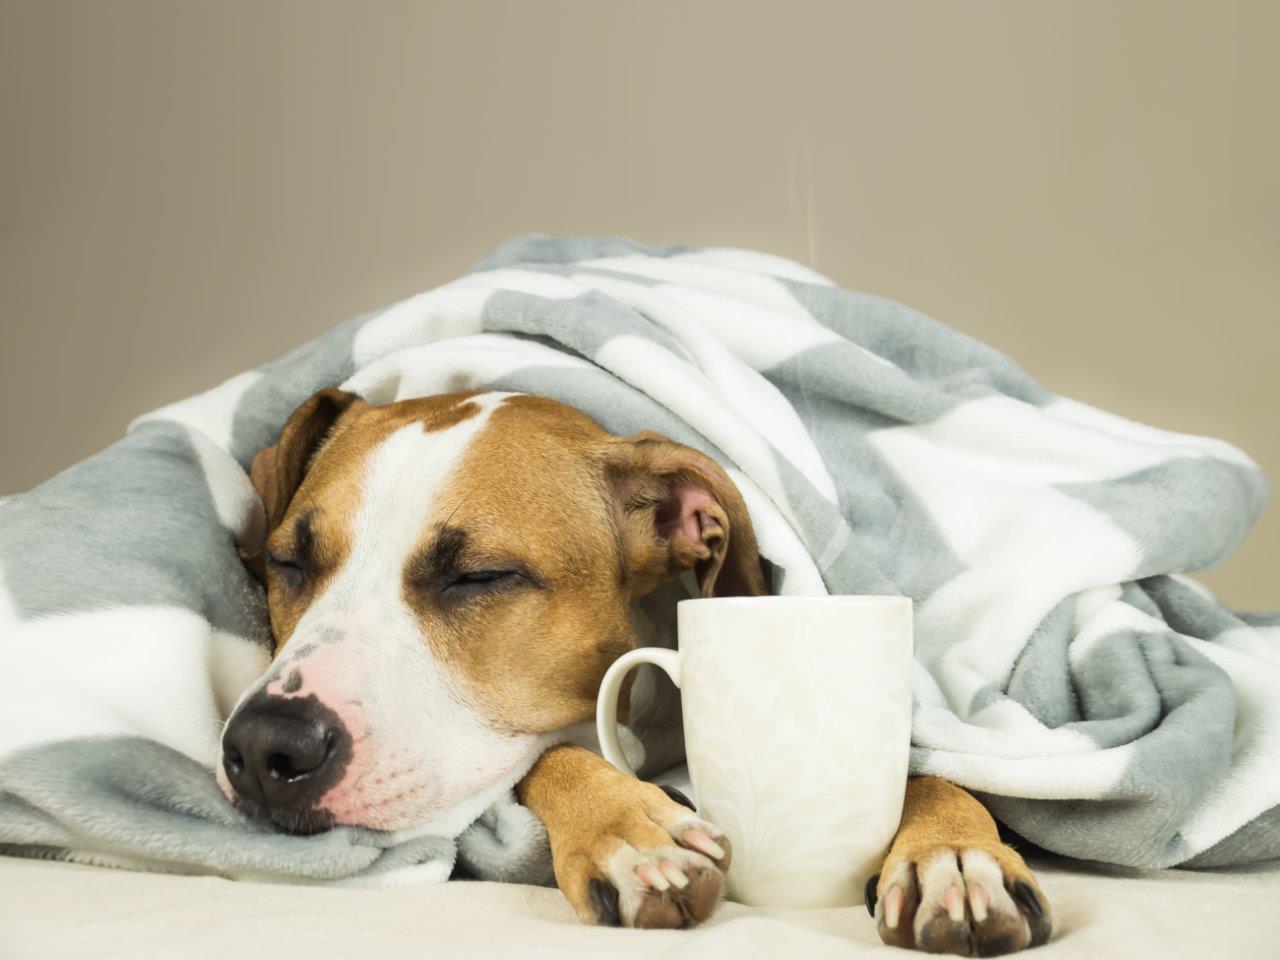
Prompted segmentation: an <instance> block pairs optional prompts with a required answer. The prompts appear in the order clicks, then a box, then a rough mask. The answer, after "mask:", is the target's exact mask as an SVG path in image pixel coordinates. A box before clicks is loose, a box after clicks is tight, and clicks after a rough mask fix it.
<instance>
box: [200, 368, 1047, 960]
mask: <svg viewBox="0 0 1280 960" xmlns="http://www.w3.org/2000/svg"><path fill="white" fill-rule="evenodd" d="M250 477H251V480H252V482H253V485H254V487H255V488H256V489H257V491H258V493H259V494H260V496H261V497H262V501H263V505H264V507H265V509H266V514H267V531H268V535H267V538H266V540H265V543H264V546H263V548H262V549H261V550H260V551H254V552H252V553H245V554H243V555H242V556H243V559H244V562H245V564H246V565H247V566H248V567H249V569H250V570H251V571H252V572H253V573H254V575H255V576H257V577H258V578H259V579H260V580H261V581H262V583H263V584H264V585H265V589H266V597H267V604H268V609H269V615H270V621H271V628H272V632H273V635H274V637H275V641H276V648H275V657H274V660H273V664H272V667H271V669H270V670H269V671H268V672H267V674H266V675H265V676H264V677H263V678H262V679H261V680H260V681H259V682H258V683H257V684H256V685H255V686H254V687H253V688H252V689H250V690H249V691H248V692H247V693H246V694H245V696H244V697H243V698H242V699H241V701H240V703H239V705H238V706H237V708H236V709H235V711H234V712H233V714H232V715H231V717H230V718H229V720H228V722H227V725H226V728H225V732H224V736H223V740H222V747H223V758H222V765H221V769H220V770H219V771H218V779H219V783H220V784H221V785H222V787H223V790H224V792H226V794H227V796H228V797H229V798H230V799H232V800H233V802H236V803H238V804H239V805H240V806H241V807H242V808H243V809H245V810H246V811H247V812H248V813H250V814H251V815H253V816H255V817H259V818H262V819H264V820H269V821H271V822H272V823H274V824H275V825H276V826H277V827H278V828H280V829H284V830H288V831H291V832H297V833H311V832H316V831H322V830H325V829H328V828H330V827H332V826H334V825H337V824H350V825H357V826H363V827H369V828H375V829H379V830H400V829H407V828H411V827H415V826H418V825H431V826H432V827H433V828H437V829H440V830H450V831H452V832H457V830H459V829H461V828H462V827H463V826H465V825H466V823H468V822H469V821H470V820H471V819H474V817H475V816H477V815H478V814H479V813H480V812H481V811H482V810H483V809H485V808H486V807H487V806H488V805H489V804H490V803H491V802H492V801H493V800H494V799H495V798H497V797H498V796H500V795H502V794H505V793H506V792H507V791H509V790H510V789H511V788H512V787H514V788H515V791H516V795H517V797H518V798H519V800H520V802H521V803H523V804H524V805H525V806H527V807H528V808H529V809H530V810H531V811H532V812H533V813H534V814H536V815H537V816H538V818H539V819H541V821H542V822H543V823H544V824H545V826H546V829H547V835H548V839H549V842H550V847H551V854H552V865H553V869H554V872H555V878H556V882H557V884H558V886H559V888H560V889H561V890H562V891H563V893H564V895H565V897H566V898H567V899H568V901H569V903H570V904H571V905H572V907H573V909H574V910H575V911H576V913H577V914H578V916H579V917H581V918H582V919H583V920H584V921H586V922H588V923H597V924H614V925H622V926H628V927H665V928H671V927H688V926H693V925H695V924H697V923H699V922H701V921H702V920H705V919H706V918H707V917H708V916H709V915H710V914H711V913H712V912H713V911H714V909H715V908H716V905H717V904H718V902H719V900H720V898H721V895H722V891H723V888H724V873H725V870H726V868H727V867H728V863H729V860H730V857H731V856H732V851H731V849H730V845H729V842H728V841H727V840H726V839H725V837H724V836H723V834H722V833H721V832H720V831H719V830H718V829H717V828H716V827H715V825H714V824H711V823H709V822H707V821H705V820H703V819H700V818H699V817H698V816H697V815H696V813H695V812H694V811H693V810H692V809H691V807H690V805H688V804H687V801H684V800H683V797H681V796H680V795H679V794H678V793H676V792H674V791H671V792H668V791H666V790H664V789H662V788H659V787H658V786H655V785H652V784H650V783H646V782H643V781H641V780H637V779H634V778H632V777H628V776H625V775H623V774H622V773H620V772H618V771H617V770H615V769H614V768H613V767H612V766H610V765H609V764H608V763H606V762H605V761H604V760H603V759H601V758H600V757H599V756H598V755H597V754H596V753H594V752H592V751H591V750H590V749H587V748H586V747H584V746H581V745H578V744H577V743H575V742H574V741H575V737H576V736H577V734H575V731H577V732H579V733H580V732H581V731H582V730H583V729H587V728H589V727H590V725H591V720H592V718H593V717H594V713H595V702H596V693H597V690H598V687H599V684H600V680H601V678H602V677H603V675H604V672H605V670H606V669H607V668H608V667H609V665H610V664H611V663H612V662H613V661H614V660H615V659H617V657H619V656H620V655H621V654H623V653H624V652H626V651H628V650H630V649H632V648H633V647H634V646H636V644H637V643H638V642H640V640H638V637H637V631H638V625H639V624H641V622H642V620H643V618H641V617H638V616H637V612H636V611H637V609H638V606H639V605H640V604H641V603H642V602H647V601H646V600H645V599H644V598H650V599H651V598H652V597H653V596H655V595H659V594H661V592H662V590H663V589H665V588H667V587H669V586H670V585H672V584H675V583H677V582H680V581H681V580H683V582H685V583H688V584H690V585H691V586H692V588H693V589H694V590H695V591H696V592H697V593H698V594H700V595H702V596H713V595H715V596H730V595H757V594H762V593H765V592H766V587H765V577H764V574H763V571H762V567H761V560H760V557H759V555H758V554H757V551H756V542H755V536H754V533H753V532H752V528H751V521H750V518H749V516H748V514H747V509H746V507H745V505H744V504H743V501H742V497H741V495H740V493H739V492H738V490H737V489H736V487H735V486H734V484H733V482H732V481H731V480H730V479H729V477H728V476H727V475H726V473H725V472H724V471H723V470H722V469H721V468H720V467H719V466H718V465H717V464H716V463H715V462H714V461H713V460H712V459H710V458H709V457H707V456H705V455H704V454H702V453H700V452H698V451H696V450H694V449H692V448H690V447H687V446H683V445H681V444H677V443H674V442H672V441H670V440H667V439H666V438H664V437H661V436H658V435H657V434H653V433H647V432H646V433H641V434H639V435H637V436H634V437H627V438H623V437H616V436H612V435H610V434H609V433H607V432H606V431H605V430H604V429H602V428H601V427H600V426H599V425H597V424H596V423H595V422H594V421H592V420H591V419H589V418H588V417H586V416H585V415H583V414H582V413H580V412H578V411H576V410H574V409H571V408H569V407H567V406H565V405H563V404H560V403H558V402H556V401H553V400H550V399H547V398H543V397H535V396H529V395H523V394H505V393H476V392H472V393H457V394H449V395H443V396H433V397H426V398H422V399H414V400H405V401H401V402H398V403H392V404H387V405H371V404H368V403H366V402H365V401H364V400H362V399H360V398H359V397H357V396H355V395H354V394H351V393H346V392H343V391H341V390H337V389H326V390H321V391H320V392H319V393H317V394H315V395H314V396H312V397H311V398H310V399H308V400H307V401H306V402H304V403H303V404H302V405H301V406H300V407H299V408H298V409H297V410H296V411H295V412H294V413H293V415H292V416H291V417H290V418H289V420H288V422H287V424H286V425H285V427H284V429H283V431H282V434H281V436H280V439H279V441H278V442H277V443H276V444H275V445H274V446H272V447H268V448H266V449H264V450H262V451H261V452H259V454H258V455H257V456H256V457H255V459H254V461H253V464H252V468H251V472H250ZM646 622H652V618H650V620H649V621H646ZM640 632H643V630H641V631H640ZM640 639H641V640H642V639H644V638H640ZM666 642H667V645H674V644H673V640H672V638H670V637H668V638H667V640H666ZM638 686H639V685H638V684H637V687H638ZM650 686H652V684H650ZM669 700H670V697H669V696H668V697H663V696H659V695H657V694H654V693H650V694H649V695H647V696H641V695H640V693H639V692H638V691H633V697H632V701H633V702H632V703H630V705H629V709H630V717H631V727H632V728H633V729H647V730H649V731H651V732H652V731H665V732H666V733H667V734H670V733H671V731H672V729H673V728H674V729H675V730H676V731H677V735H678V727H679V718H678V713H677V714H676V715H675V722H674V723H672V722H670V721H667V722H665V723H664V722H662V721H661V720H660V719H656V718H655V711H657V710H658V708H659V707H661V706H663V705H664V704H666V705H667V706H669ZM627 708H628V705H627V704H626V703H625V701H624V710H625V709H627ZM668 713H669V711H668ZM625 715H626V714H625V713H624V716H625ZM656 753H657V754H658V755H660V756H666V757H668V758H669V757H670V755H671V750H670V745H669V744H668V745H667V747H666V748H661V747H660V748H659V749H658V750H657V751H656ZM867 905H868V909H869V910H871V911H872V915H873V916H874V917H875V919H876V922H877V925H878V929H879V933H880V936H881V938H882V939H883V940H884V941H885V942H886V943H889V944H894V945H898V946H902V947H908V948H914V949H920V950H926V951H932V952H942V951H945V952H953V953H961V954H969V953H973V954H978V955H992V954H998V953H1008V952H1012V951H1016V950H1019V949H1022V948H1024V947H1027V946H1032V945H1036V944H1039V943H1043V942H1044V941H1045V940H1047V939H1048V937H1049V933H1050V931H1051V927H1052V922H1051V918H1050V911H1049V906H1048V901H1047V900H1046V898H1045V897H1044V895H1043V893H1042V892H1041V891H1040V888H1039V885H1038V884H1037V882H1036V878H1035V877H1034V876H1033V874H1032V873H1031V871H1030V870H1029V869H1028V868H1027V866H1026V864H1025V863H1024V862H1023V860H1022V858H1021V856H1019V854H1018V853H1017V852H1016V851H1014V850H1013V849H1012V848H1010V847H1009V846H1006V845H1005V844H1004V843H1002V842H1001V840H1000V837H999V835H998V833H997V828H996V823H995V821H994V820H993V819H992V817H991V815H990V814H989V813H988V812H987V811H986V809H985V808H984V807H983V806H982V804H981V803H979V802H978V801H977V800H976V799H975V798H974V797H972V796H971V795H970V794H968V793H967V792H965V791H964V790H962V789H960V788H959V787H957V786H955V785H953V784H950V783H947V782H945V781H942V780H939V779H936V778H931V777H918V778H913V779H911V780H910V781H909V782H908V785H907V791H906V798H905V804H904V808H903V815H902V824H901V827H900V830H899V832H898V834H897V836H896V838H895V839H894V841H893V843H892V845H891V847H890V850H889V853H888V855H887V857H886V859H885V861H884V865H883V868H882V869H881V872H880V873H879V874H878V875H877V877H873V878H872V881H871V882H870V883H868V885H867Z"/></svg>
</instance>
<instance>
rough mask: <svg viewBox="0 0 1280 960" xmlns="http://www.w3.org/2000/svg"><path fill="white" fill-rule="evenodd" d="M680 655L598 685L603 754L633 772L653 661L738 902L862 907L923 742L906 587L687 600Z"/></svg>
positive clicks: (620, 670) (638, 655)
mask: <svg viewBox="0 0 1280 960" xmlns="http://www.w3.org/2000/svg"><path fill="white" fill-rule="evenodd" d="M677 617H678V623H679V647H680V649H679V651H678V652H677V651H674V650H664V649H661V648H656V647H643V648H641V649H639V650H634V651H632V652H630V653H627V654H625V655H623V656H622V657H620V658H619V659H618V660H617V662H616V663H614V664H613V666H612V667H610V668H609V671H608V672H607V673H606V674H605V677H604V681H603V682H602V683H601V686H600V697H599V702H598V704H597V710H596V727H597V731H598V733H599V737H600V746H601V749H602V752H603V754H604V756H605V759H607V760H608V761H609V762H610V763H612V764H613V765H614V766H615V767H617V768H618V769H620V770H622V771H624V772H626V773H633V771H632V770H631V768H630V766H629V765H628V764H627V761H626V759H625V757H624V756H623V753H622V747H621V744H620V742H619V739H618V727H617V710H618V694H619V692H620V691H621V688H622V684H623V681H624V680H625V678H626V675H627V673H628V672H629V671H630V670H632V669H633V668H634V667H636V666H638V665H639V664H642V663H651V664H654V665H656V666H658V667H660V668H661V669H663V670H665V671H666V672H667V674H668V676H670V677H671V679H672V681H673V682H674V683H675V684H676V686H678V687H679V688H680V692H681V702H682V707H683V712H684V736H685V754H686V756H687V758H688V762H689V774H690V778H691V780H692V785H693V792H694V797H693V799H694V803H695V804H696V806H697V809H698V815H699V816H701V817H703V818H705V819H707V820H709V821H711V822H712V823H714V824H715V825H716V826H717V827H719V828H720V829H721V830H723V831H724V833H725V836H727V837H728V838H729V841H730V843H732V844H733V858H732V862H731V864H730V867H729V876H728V894H729V896H730V898H732V899H734V900H737V901H739V902H741V903H747V904H752V905H757V906H778V907H831V906H850V905H854V904H860V903H862V898H863V887H864V885H865V883H866V881H867V879H868V878H869V877H870V876H871V875H872V874H873V873H874V872H875V871H876V870H877V869H879V865H880V862H881V860H883V858H884V854H885V851H886V850H887V849H888V846H889V843H890V841H891V840H892V839H893V835H894V833H895V832H896V831H897V829H898V822H899V819H900V818H901V816H902V798H903V793H904V791H905V789H906V780H907V762H908V754H909V750H910V745H911V673H912V640H911V601H910V600H909V599H908V598H906V597H851V596H850V597H844V596H836V597H732V598H723V599H721V598H714V599H706V600H684V601H681V603H680V604H679V606H678V608H677Z"/></svg>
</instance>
